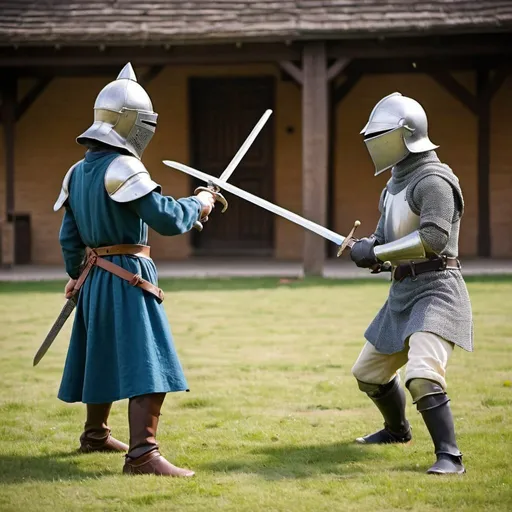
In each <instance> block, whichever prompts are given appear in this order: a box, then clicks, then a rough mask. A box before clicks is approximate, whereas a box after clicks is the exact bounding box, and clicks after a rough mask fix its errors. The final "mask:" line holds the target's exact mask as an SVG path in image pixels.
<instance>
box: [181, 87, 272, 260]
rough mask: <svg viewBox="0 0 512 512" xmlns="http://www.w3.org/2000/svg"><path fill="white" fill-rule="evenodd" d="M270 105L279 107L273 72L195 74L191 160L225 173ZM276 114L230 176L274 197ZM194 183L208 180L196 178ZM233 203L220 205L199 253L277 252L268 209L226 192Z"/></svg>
mask: <svg viewBox="0 0 512 512" xmlns="http://www.w3.org/2000/svg"><path fill="white" fill-rule="evenodd" d="M267 108H271V109H274V78H273V77H247V78H246V77H244V78H227V77H222V78H192V79H191V80H190V112H191V131H190V133H191V145H190V147H191V156H192V165H193V166H194V167H196V168H198V169H200V170H202V171H203V172H206V173H208V174H212V175H214V176H220V174H221V173H222V171H223V170H224V169H225V167H227V165H228V163H229V162H230V161H231V159H232V158H233V156H234V155H235V153H236V152H237V151H238V148H239V147H240V146H241V144H242V143H243V141H244V140H245V138H246V137H247V136H248V135H249V133H250V131H251V130H252V128H253V127H254V125H255V124H256V122H257V121H258V119H259V118H260V117H261V116H262V115H263V113H264V112H265V110H266V109H267ZM273 117H274V115H272V117H270V119H269V120H268V121H267V124H266V125H265V126H264V127H263V129H262V131H261V132H260V134H259V135H258V138H257V139H256V140H255V141H254V143H253V145H252V146H251V148H250V149H249V151H248V152H247V154H246V155H245V156H244V158H243V159H242V161H241V162H240V163H239V165H238V167H237V168H236V170H235V171H234V173H233V175H232V176H231V178H230V179H229V182H230V183H232V184H234V185H236V186H238V187H240V188H243V189H244V190H247V191H248V192H251V193H253V194H256V195H258V196H260V197H263V198H265V199H268V200H269V201H273V197H274V130H273ZM192 185H193V188H195V187H196V186H198V185H204V183H199V182H196V181H193V182H192ZM226 199H227V200H228V202H229V209H228V210H227V211H226V212H225V213H224V214H222V215H221V213H220V208H216V209H215V210H214V212H213V214H212V215H211V218H210V221H209V222H208V223H206V224H205V227H204V230H203V231H202V232H201V233H198V232H194V235H193V246H194V248H195V253H196V254H198V255H218V256H228V255H255V256H261V255H272V253H273V246H274V233H273V227H274V219H273V215H272V214H270V213H269V212H267V211H265V210H263V209H261V208H258V207H256V206H254V205H252V204H250V203H248V202H247V201H243V200H242V199H238V198H237V197H235V196H233V195H230V194H226Z"/></svg>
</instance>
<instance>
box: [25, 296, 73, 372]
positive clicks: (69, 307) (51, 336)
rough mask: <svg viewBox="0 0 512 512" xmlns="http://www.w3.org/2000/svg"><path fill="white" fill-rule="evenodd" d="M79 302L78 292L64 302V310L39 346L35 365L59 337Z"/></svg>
mask: <svg viewBox="0 0 512 512" xmlns="http://www.w3.org/2000/svg"><path fill="white" fill-rule="evenodd" d="M77 302H78V293H75V295H73V296H72V297H71V298H70V299H68V300H67V301H66V304H64V307H63V308H62V311H61V312H60V314H59V316H58V317H57V320H55V323H54V324H53V326H52V328H51V329H50V332H49V333H48V334H47V335H46V338H45V340H44V341H43V343H42V345H41V346H40V347H39V350H38V351H37V353H36V355H35V356H34V362H33V366H35V365H36V364H37V363H39V361H41V359H42V358H43V356H44V355H45V354H46V352H47V351H48V349H49V348H50V345H51V344H52V343H53V341H54V340H55V338H56V337H57V334H59V332H60V330H61V329H62V326H63V325H64V324H65V322H66V320H67V319H68V318H69V315H71V313H72V312H73V310H74V309H75V307H76V304H77Z"/></svg>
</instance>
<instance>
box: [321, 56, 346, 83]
mask: <svg viewBox="0 0 512 512" xmlns="http://www.w3.org/2000/svg"><path fill="white" fill-rule="evenodd" d="M351 60H352V59H349V58H348V57H341V58H339V59H337V60H336V62H335V63H334V64H332V65H331V66H329V69H328V70H327V81H328V82H331V81H332V80H334V79H335V78H336V77H337V76H338V75H339V74H340V73H341V72H342V71H343V70H344V69H345V68H346V67H347V66H348V65H349V64H350V61H351Z"/></svg>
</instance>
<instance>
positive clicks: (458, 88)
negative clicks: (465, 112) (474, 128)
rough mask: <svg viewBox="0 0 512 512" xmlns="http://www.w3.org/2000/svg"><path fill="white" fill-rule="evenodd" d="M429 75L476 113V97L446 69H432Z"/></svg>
mask: <svg viewBox="0 0 512 512" xmlns="http://www.w3.org/2000/svg"><path fill="white" fill-rule="evenodd" d="M429 75H430V76H431V77H432V78H433V79H434V80H435V81H436V82H437V83H438V84H439V85H440V86H441V87H443V88H444V89H446V90H447V91H448V92H449V93H450V94H451V95H452V96H453V97H454V98H456V99H457V100H459V101H460V102H461V103H462V104H463V105H464V106H465V107H467V108H468V109H469V110H471V112H473V113H474V114H478V107H477V102H476V98H475V97H474V96H473V94H472V93H471V92H469V91H468V90H467V89H466V88H465V87H464V86H463V85H461V84H460V83H459V82H457V80H455V78H453V76H452V75H450V73H448V72H447V71H433V72H431V73H429Z"/></svg>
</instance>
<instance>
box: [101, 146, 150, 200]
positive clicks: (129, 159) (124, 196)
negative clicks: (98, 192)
mask: <svg viewBox="0 0 512 512" xmlns="http://www.w3.org/2000/svg"><path fill="white" fill-rule="evenodd" d="M156 188H158V189H160V185H159V184H158V183H155V182H154V181H153V180H152V179H151V176H150V175H149V172H148V171H147V169H146V168H145V167H144V164H143V163H142V162H141V161H140V160H139V159H138V158H135V157H133V156H128V155H121V156H118V157H117V158H116V159H115V160H113V161H112V162H111V164H110V165H109V166H108V169H107V171H106V172H105V190H106V191H107V192H108V195H109V196H110V198H111V199H112V200H114V201H116V202H117V203H128V202H130V201H134V200H135V199H139V198H140V197H143V196H145V195H147V194H149V193H150V192H152V191H153V190H155V189H156Z"/></svg>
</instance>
